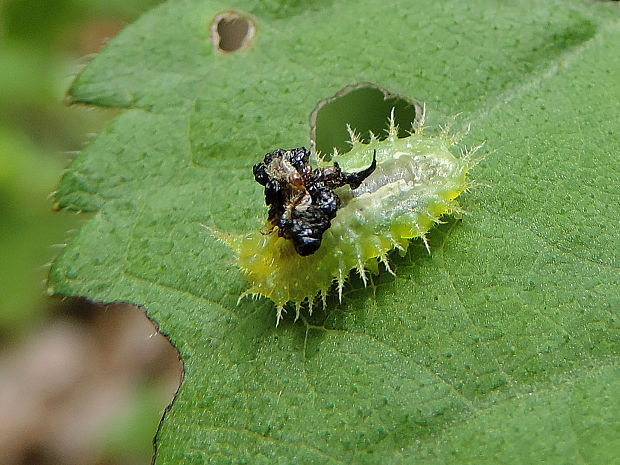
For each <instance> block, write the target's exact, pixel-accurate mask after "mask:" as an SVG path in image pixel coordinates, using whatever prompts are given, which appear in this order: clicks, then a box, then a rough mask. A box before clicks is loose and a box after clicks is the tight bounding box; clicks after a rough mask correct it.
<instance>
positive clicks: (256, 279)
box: [218, 117, 479, 321]
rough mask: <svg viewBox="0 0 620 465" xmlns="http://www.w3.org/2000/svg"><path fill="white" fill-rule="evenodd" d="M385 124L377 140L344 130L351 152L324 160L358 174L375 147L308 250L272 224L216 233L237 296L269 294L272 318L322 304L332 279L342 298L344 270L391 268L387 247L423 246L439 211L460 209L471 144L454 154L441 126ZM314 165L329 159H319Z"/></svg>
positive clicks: (363, 275)
mask: <svg viewBox="0 0 620 465" xmlns="http://www.w3.org/2000/svg"><path fill="white" fill-rule="evenodd" d="M389 123H390V124H389V130H388V137H387V138H386V139H385V140H378V139H377V138H376V137H375V136H374V135H372V134H371V139H370V142H369V143H362V142H360V140H359V137H358V136H357V135H356V134H355V133H354V132H353V131H352V130H349V133H350V135H351V145H352V148H351V150H350V151H349V152H347V153H344V154H336V153H335V154H334V155H335V156H334V157H332V160H331V162H333V161H337V162H338V164H339V165H340V167H341V168H342V170H343V171H347V172H358V171H361V170H364V169H365V168H367V167H368V166H369V165H370V164H371V162H372V159H373V154H374V153H375V152H376V162H377V166H376V169H375V171H374V172H373V173H372V174H371V175H370V176H369V177H368V178H366V179H365V180H364V181H363V183H362V184H361V185H360V186H359V187H358V188H357V189H355V190H352V189H351V188H350V187H349V186H344V187H340V188H338V189H337V190H336V191H335V192H336V193H337V195H338V197H339V198H340V201H341V206H340V208H339V209H338V211H337V214H336V217H335V218H334V219H333V220H332V222H331V227H329V229H327V231H325V233H324V235H323V238H322V242H321V244H320V248H318V250H317V251H316V252H315V253H313V254H311V255H308V256H301V255H299V254H298V253H297V252H296V251H295V248H294V247H293V244H292V242H291V241H290V240H287V239H285V238H283V237H280V236H279V235H278V234H277V233H276V231H273V228H272V231H271V232H270V233H268V234H265V232H264V231H262V232H261V231H259V230H256V231H254V232H252V233H251V234H248V235H244V236H236V237H234V236H225V237H224V235H222V234H218V237H219V238H220V239H221V240H222V241H223V242H225V243H226V244H228V245H229V246H230V247H231V248H232V249H233V251H234V254H235V258H236V261H237V264H238V266H239V267H240V268H241V269H242V270H243V272H244V274H245V277H246V279H247V281H248V282H249V288H248V289H247V290H246V291H245V292H244V293H243V294H242V296H241V297H240V298H242V297H244V296H248V295H252V296H264V297H267V298H269V299H271V300H272V301H273V302H274V303H275V305H276V309H277V316H278V321H279V319H280V317H281V313H282V311H283V309H284V305H285V304H287V303H288V302H291V303H292V304H293V305H294V306H295V308H296V309H297V313H298V314H299V308H300V305H301V303H302V302H304V301H308V302H309V305H310V311H312V303H313V301H314V299H315V298H316V297H317V296H319V295H320V296H321V298H322V299H323V302H325V296H326V295H327V293H328V292H329V290H330V288H331V287H332V285H333V283H334V282H336V284H337V292H338V296H339V297H340V298H342V289H343V286H344V283H345V280H346V278H347V275H348V274H349V272H350V271H351V270H352V269H355V270H357V272H358V273H359V274H360V276H361V278H362V280H363V282H364V283H366V282H367V274H366V273H367V270H369V271H371V272H373V273H378V262H382V263H383V264H384V265H385V267H386V268H387V270H388V271H389V272H390V273H392V270H391V269H390V266H389V264H388V258H387V253H388V252H389V251H390V250H391V249H393V248H397V249H399V250H400V251H402V252H404V251H405V250H406V249H407V247H408V245H409V241H410V240H411V239H412V238H416V237H420V238H421V239H422V240H423V241H424V244H425V245H426V247H427V248H428V242H427V241H426V236H425V234H426V232H427V231H428V230H429V229H430V228H431V227H432V226H433V224H435V223H436V222H438V220H439V218H440V217H441V216H442V215H444V214H451V213H453V212H459V211H460V207H459V205H458V203H457V201H456V198H457V197H458V196H459V195H460V194H461V193H462V192H464V191H465V190H467V189H468V188H469V187H471V184H470V183H469V182H468V180H467V179H466V175H467V172H468V171H469V169H470V168H472V167H473V166H474V165H475V162H474V161H473V159H472V157H471V155H472V154H473V153H474V152H475V151H476V150H477V149H478V148H479V147H475V148H474V149H472V150H469V151H464V152H463V151H462V156H461V157H460V158H457V157H456V156H454V155H453V154H452V153H451V152H450V150H449V148H450V147H451V146H453V145H455V144H456V143H457V142H458V140H459V137H457V136H455V135H451V134H450V133H449V131H448V129H447V128H446V129H444V130H443V131H441V132H440V133H439V134H438V135H437V136H429V137H427V136H425V135H424V134H423V130H422V126H423V121H422V122H421V123H420V124H419V125H418V128H419V129H418V130H417V131H415V132H414V133H411V134H410V135H409V136H408V137H404V138H398V136H397V134H398V128H397V127H396V125H395V124H394V119H393V117H391V118H390V121H389ZM317 163H318V166H328V165H329V164H330V162H324V161H322V160H319V161H318V162H317ZM276 229H277V228H276ZM429 251H430V250H429Z"/></svg>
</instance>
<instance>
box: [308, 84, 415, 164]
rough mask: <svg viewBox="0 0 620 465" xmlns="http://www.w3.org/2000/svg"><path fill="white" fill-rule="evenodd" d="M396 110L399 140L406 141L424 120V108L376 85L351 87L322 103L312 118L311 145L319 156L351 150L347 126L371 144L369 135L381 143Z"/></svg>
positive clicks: (395, 117)
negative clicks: (421, 118)
mask: <svg viewBox="0 0 620 465" xmlns="http://www.w3.org/2000/svg"><path fill="white" fill-rule="evenodd" d="M392 108H394V119H395V120H396V124H398V126H399V134H398V135H399V137H406V136H407V135H408V132H407V131H411V129H412V124H413V123H414V122H415V121H416V118H420V117H421V116H422V106H421V105H420V104H419V103H418V102H416V101H414V100H411V99H408V98H406V97H403V96H401V95H396V94H391V93H390V92H388V91H387V90H385V89H383V88H381V87H378V86H376V85H373V84H368V83H364V84H358V85H355V86H348V87H345V88H344V89H342V90H341V91H340V92H338V93H337V94H336V95H335V96H334V97H331V98H328V99H326V100H323V101H322V102H321V103H319V105H318V106H317V107H316V108H315V109H314V111H313V112H312V115H311V116H310V124H311V135H310V138H311V141H312V142H311V143H312V144H313V148H314V149H315V150H316V151H317V152H321V153H322V154H329V153H331V152H332V151H333V149H334V147H335V148H336V149H338V152H340V153H343V152H347V151H348V150H349V149H350V145H349V144H348V141H349V134H348V132H347V128H346V126H347V124H349V125H350V126H351V128H352V129H354V130H355V132H357V133H358V134H360V136H361V137H360V139H361V140H363V141H364V142H368V140H369V138H370V133H369V131H372V132H373V133H374V134H375V136H377V137H378V138H379V139H384V138H385V137H386V136H387V133H386V130H387V127H388V126H387V125H388V118H389V116H390V113H391V111H392Z"/></svg>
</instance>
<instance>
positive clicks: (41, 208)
mask: <svg viewBox="0 0 620 465" xmlns="http://www.w3.org/2000/svg"><path fill="white" fill-rule="evenodd" d="M157 3H159V1H157V0H107V1H106V2H101V1H96V0H0V108H1V109H2V111H0V380H1V382H0V409H1V410H2V411H3V421H2V423H3V425H2V426H0V437H2V438H3V439H2V440H0V457H2V460H1V461H2V463H3V464H9V465H10V464H21V463H24V464H25V463H28V464H37V463H41V464H43V463H46V464H47V463H50V464H51V463H81V464H88V463H106V464H116V463H118V464H121V463H145V464H146V463H150V460H151V455H152V438H153V435H154V433H155V430H156V427H157V424H158V422H159V419H160V417H161V414H162V412H163V409H164V407H165V406H166V405H167V404H168V402H170V400H171V399H172V395H173V393H174V390H175V389H176V386H177V385H178V382H179V376H180V365H179V362H178V360H177V357H176V352H175V351H174V349H173V348H172V347H171V346H170V345H169V344H168V343H167V341H165V340H164V338H163V337H162V336H161V335H158V334H156V331H155V329H154V328H153V326H152V325H151V323H150V322H149V321H148V320H147V319H146V317H145V316H144V315H143V314H142V313H141V312H140V311H139V310H135V309H132V308H131V307H128V306H114V307H110V308H108V307H103V311H102V307H101V306H95V305H93V304H90V303H88V302H84V301H79V300H77V301H76V300H66V301H61V300H60V299H52V298H49V297H47V296H46V294H45V278H46V274H47V266H48V265H49V262H50V261H51V259H53V257H54V256H55V255H57V254H58V253H59V252H60V250H61V249H62V245H63V244H64V243H65V242H66V241H67V240H68V239H69V238H70V237H71V235H72V234H75V233H76V231H77V230H78V229H79V226H80V224H81V222H83V221H84V217H85V215H81V216H80V215H76V214H71V213H66V212H56V211H53V202H52V200H51V197H50V194H51V193H52V192H53V191H54V189H55V187H56V184H57V183H58V181H59V179H60V176H61V175H62V171H63V169H64V168H65V167H66V166H67V165H68V164H69V163H70V161H71V159H72V158H73V157H75V156H76V154H77V153H78V152H79V151H80V150H81V149H82V148H83V147H84V146H85V145H86V144H87V143H88V141H89V140H90V139H92V137H93V134H96V133H97V132H99V131H101V130H102V129H103V128H104V127H105V126H106V124H107V123H108V122H109V121H110V119H111V118H113V117H114V115H115V113H114V111H106V110H101V109H91V108H86V107H79V106H74V107H67V106H66V105H64V104H63V99H64V94H65V91H66V89H67V88H68V86H69V84H70V83H71V81H72V79H73V78H74V76H75V75H76V73H78V72H79V70H80V69H81V68H82V67H83V66H84V65H85V64H86V63H87V62H88V60H89V58H90V57H92V55H93V54H96V53H97V52H98V51H99V50H100V49H101V48H102V47H103V46H104V44H105V42H106V40H108V39H110V38H111V37H113V36H114V35H115V34H116V33H117V32H118V31H119V30H120V29H122V28H123V27H124V26H125V25H126V24H127V23H129V22H131V21H133V20H135V19H136V18H137V17H138V16H139V14H140V13H142V12H143V11H145V10H147V9H149V8H150V7H152V6H154V5H156V4H157ZM94 407H97V408H94ZM89 408H90V409H91V410H90V411H89ZM63 418H64V420H63V421H61V419H63ZM80 422H82V423H80ZM63 425H66V428H65V429H64V430H63V428H64V426H63Z"/></svg>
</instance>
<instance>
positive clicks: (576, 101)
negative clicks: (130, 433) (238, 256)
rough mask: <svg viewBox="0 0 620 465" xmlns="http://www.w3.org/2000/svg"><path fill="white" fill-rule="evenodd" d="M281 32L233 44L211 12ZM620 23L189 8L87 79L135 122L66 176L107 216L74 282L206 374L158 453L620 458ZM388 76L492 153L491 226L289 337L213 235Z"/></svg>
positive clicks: (76, 194)
mask: <svg viewBox="0 0 620 465" xmlns="http://www.w3.org/2000/svg"><path fill="white" fill-rule="evenodd" d="M227 10H234V11H237V12H244V13H247V14H250V15H251V17H252V21H253V22H254V23H255V26H256V31H257V33H256V38H255V40H254V42H253V43H252V44H251V46H250V47H249V48H248V49H247V50H244V51H239V52H235V53H230V54H226V55H224V54H219V53H216V52H215V51H214V50H213V48H212V46H211V43H210V39H209V37H208V34H209V32H208V31H209V24H210V21H211V20H212V19H213V18H214V17H215V16H216V15H217V14H219V13H222V12H224V11H227ZM618 43H620V10H619V9H618V8H617V5H614V4H610V3H595V2H588V3H586V2H582V1H580V0H579V1H578V0H570V1H566V0H563V1H548V2H536V1H526V0H522V1H519V2H510V3H506V2H496V1H492V0H477V1H473V2H459V1H456V0H454V1H448V2H421V1H418V2H411V1H400V2H398V1H391V2H388V3H387V4H386V2H379V1H377V0H364V1H359V2H342V1H337V0H333V1H328V0H324V1H322V2H319V3H316V2H307V3H306V2H302V1H296V2H278V1H276V0H270V1H267V0H264V1H235V2H233V3H225V2H205V1H203V0H178V1H174V2H168V3H165V4H163V5H162V6H160V7H158V8H156V9H155V10H153V11H152V12H150V13H149V14H146V15H145V16H143V17H142V18H141V19H140V20H138V21H137V22H136V23H135V24H134V25H133V26H131V27H129V28H127V29H126V30H125V31H123V32H122V33H121V34H120V35H119V36H118V37H117V38H116V39H115V40H114V41H113V42H112V43H111V44H110V45H109V46H108V47H107V48H106V49H105V50H104V51H103V52H102V53H101V54H100V55H99V56H98V57H97V58H96V59H95V60H94V61H93V62H92V63H91V64H90V65H89V67H87V68H86V69H85V71H84V72H83V73H82V74H81V75H80V76H79V77H78V78H77V79H76V81H75V82H74V84H73V86H72V87H71V90H70V95H71V98H72V99H73V101H75V102H82V103H87V104H94V105H101V106H112V107H120V108H124V109H126V111H124V112H123V113H122V114H121V116H119V117H118V118H117V119H116V121H115V122H114V123H113V124H112V125H111V126H110V127H109V128H108V129H107V130H106V131H104V132H103V133H102V134H100V135H99V137H98V138H97V139H96V140H95V141H94V142H93V143H92V144H91V145H90V146H89V147H88V148H87V149H86V150H85V151H84V152H83V153H82V154H81V155H80V157H79V158H78V159H77V160H76V161H75V162H74V163H73V164H72V166H71V168H70V170H69V171H68V172H67V174H66V175H65V176H64V177H63V179H62V182H61V184H60V186H59V190H58V197H57V201H58V202H59V204H60V206H62V207H63V208H69V209H80V210H91V211H96V212H97V213H96V214H95V215H94V217H93V218H92V219H91V220H89V221H88V222H87V223H86V224H85V225H84V226H83V228H82V230H81V231H80V233H79V234H78V236H77V237H76V238H75V239H74V240H73V242H72V243H71V244H70V245H69V247H67V249H66V250H65V251H64V253H63V254H62V255H61V256H60V257H59V259H58V260H57V262H56V264H55V266H54V267H53V269H52V271H51V274H50V288H51V290H53V291H54V292H56V293H59V294H64V295H81V296H86V297H88V298H90V299H93V300H97V301H105V302H112V301H114V302H116V301H128V302H132V303H135V304H139V305H142V306H143V307H144V308H145V309H146V311H147V313H148V315H149V316H150V317H151V318H153V319H154V320H155V321H157V322H158V324H159V325H160V329H161V331H162V332H163V333H165V334H167V335H168V336H169V337H170V339H171V341H172V342H173V343H174V345H175V346H176V347H177V348H178V350H179V352H180V355H181V357H182V359H183V361H184V364H185V379H184V381H183V384H182V386H181V388H180V391H179V393H178V396H177V398H176V401H175V403H174V404H173V405H172V408H171V409H170V411H169V412H168V413H167V415H166V417H165V419H164V421H163V423H162V425H161V428H160V431H159V433H158V436H157V443H158V449H157V450H158V451H157V463H158V464H173V463H184V464H186V463H252V464H256V463H282V464H289V463H299V464H309V463H313V464H314V463H317V464H318V463H325V464H331V463H368V464H375V463H418V462H419V461H425V462H426V463H437V464H439V463H472V464H474V463H475V464H480V463H489V464H491V463H523V464H531V463H550V464H561V463H566V464H573V463H581V462H584V463H590V464H592V463H600V464H606V463H610V462H611V461H612V460H613V459H612V457H613V456H614V455H615V454H617V451H618V449H619V448H620V444H619V439H618V438H620V422H619V421H618V418H620V411H619V410H620V409H619V404H618V402H617V399H618V398H619V396H620V388H619V385H620V383H619V382H618V380H619V367H618V342H619V338H618V308H620V299H619V291H618V289H619V287H618V276H619V273H618V259H617V254H618V245H619V241H618V237H620V231H619V228H618V225H619V224H620V222H619V219H620V218H619V217H620V214H619V211H620V210H619V209H618V198H619V191H620V187H619V186H620V177H619V172H618V161H617V159H618V149H619V144H618V141H619V134H618V128H619V127H620V104H619V102H620V86H618V84H617V74H618V69H620V54H618V47H617V44H618ZM359 82H372V83H374V84H377V85H379V86H381V87H383V88H386V89H388V90H389V91H391V92H393V93H397V94H400V95H404V96H407V97H408V98H411V99H415V100H417V101H420V102H426V105H427V108H428V110H429V117H430V122H429V124H430V125H431V126H432V125H434V124H435V125H436V124H438V123H444V122H446V120H447V118H448V117H450V116H453V115H455V114H457V113H459V112H462V114H461V116H460V117H459V119H458V121H459V122H460V123H461V124H462V125H463V126H466V125H467V124H471V128H472V130H471V133H470V135H469V136H468V138H467V139H466V141H465V142H466V143H467V144H468V145H469V144H478V143H479V142H481V141H483V140H486V147H487V148H488V149H487V150H488V152H487V157H486V160H485V161H484V162H483V163H482V164H481V165H480V166H479V167H478V168H477V169H476V170H474V172H473V173H472V175H473V177H474V179H475V180H476V181H478V182H480V183H482V184H485V185H487V187H481V188H478V189H475V190H473V191H472V192H470V193H469V194H467V195H465V196H463V201H462V204H463V206H464V207H465V208H466V209H467V210H468V211H469V212H470V215H468V216H466V217H465V219H464V221H463V222H456V221H453V220H451V221H448V223H447V224H446V225H443V226H442V227H439V228H437V229H435V230H434V231H433V232H432V233H431V235H430V239H431V249H432V250H433V253H432V255H431V256H428V255H427V254H426V252H425V250H424V246H423V245H422V244H420V243H418V242H416V243H414V244H413V245H412V247H411V248H410V251H409V253H408V254H407V255H406V256H405V257H403V258H399V257H398V256H394V257H391V258H392V262H393V264H394V270H395V272H396V275H397V277H396V278H394V277H392V276H391V275H389V274H387V273H383V274H381V275H379V277H378V278H376V279H375V282H374V286H373V287H369V288H363V286H362V285H361V283H359V282H358V281H357V280H356V279H352V280H351V283H350V284H349V286H348V287H347V289H346V296H345V298H344V299H343V303H342V304H338V303H337V301H336V300H333V299H332V300H330V301H329V303H328V307H329V308H328V310H327V312H326V313H322V312H320V311H318V312H315V314H314V315H313V316H312V317H311V318H308V317H305V318H304V319H303V321H298V322H297V323H293V322H292V320H290V321H285V322H283V323H281V324H280V326H279V327H278V328H276V327H275V309H274V306H273V304H272V303H271V302H269V301H265V300H259V301H250V300H245V301H243V302H242V303H241V304H240V305H238V306H237V305H236V300H237V296H238V295H239V294H240V293H241V292H242V291H243V290H244V288H245V286H246V284H245V283H244V281H243V277H242V275H241V274H240V272H239V271H238V270H237V269H236V268H235V267H234V265H233V263H232V255H231V252H230V251H229V250H228V249H227V248H226V247H225V246H223V245H221V244H219V243H217V242H216V241H215V240H214V239H213V238H212V237H210V236H209V235H208V234H207V233H206V232H205V231H204V230H203V228H202V227H201V223H204V224H210V225H215V226H216V227H217V228H219V229H221V230H224V231H231V232H240V231H248V230H251V229H254V228H258V227H260V225H261V224H262V222H263V221H264V217H265V208H264V206H263V205H262V201H263V198H262V193H261V191H260V188H259V187H260V186H258V185H256V184H255V183H254V181H253V179H252V174H251V171H250V169H251V165H252V164H254V163H256V161H257V160H259V159H260V158H261V157H262V155H263V154H264V153H265V152H267V151H271V150H273V149H275V148H277V147H296V146H301V145H307V144H308V138H309V131H310V128H309V125H308V122H307V121H308V116H309V114H310V113H311V111H312V110H313V109H314V108H315V106H316V105H317V104H318V103H319V102H320V101H321V100H323V99H325V98H328V97H331V96H333V95H335V94H336V93H337V92H338V91H339V90H340V89H342V88H343V87H345V86H347V85H350V84H355V83H359Z"/></svg>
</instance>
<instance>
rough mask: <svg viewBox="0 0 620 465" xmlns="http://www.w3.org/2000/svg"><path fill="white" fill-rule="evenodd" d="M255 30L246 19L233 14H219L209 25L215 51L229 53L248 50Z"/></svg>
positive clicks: (252, 24)
mask: <svg viewBox="0 0 620 465" xmlns="http://www.w3.org/2000/svg"><path fill="white" fill-rule="evenodd" d="M255 33H256V28H255V27H254V23H252V21H250V20H249V19H248V18H246V17H244V16H242V15H240V14H238V13H233V12H230V11H229V12H226V13H222V14H219V15H217V16H216V17H215V19H214V20H213V22H212V23H211V40H212V42H213V46H214V47H215V49H216V50H218V51H220V52H222V53H231V52H236V51H238V50H244V49H246V48H248V46H249V45H250V42H251V41H252V39H253V38H254V34H255Z"/></svg>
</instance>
